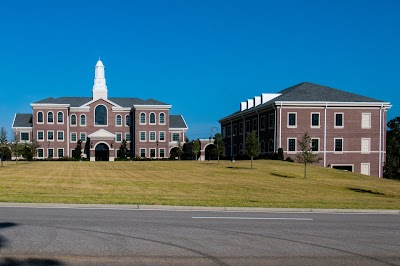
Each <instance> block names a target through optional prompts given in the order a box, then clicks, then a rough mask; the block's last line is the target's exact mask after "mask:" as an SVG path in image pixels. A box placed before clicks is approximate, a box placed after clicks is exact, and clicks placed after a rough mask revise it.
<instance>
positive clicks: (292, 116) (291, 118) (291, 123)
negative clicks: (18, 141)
mask: <svg viewBox="0 0 400 266" xmlns="http://www.w3.org/2000/svg"><path fill="white" fill-rule="evenodd" d="M296 116H297V113H288V127H297V118H296Z"/></svg>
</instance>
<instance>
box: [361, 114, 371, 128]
mask: <svg viewBox="0 0 400 266" xmlns="http://www.w3.org/2000/svg"><path fill="white" fill-rule="evenodd" d="M361 127H362V128H371V114H370V113H363V114H362V120H361Z"/></svg>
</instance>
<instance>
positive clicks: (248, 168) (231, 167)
mask: <svg viewBox="0 0 400 266" xmlns="http://www.w3.org/2000/svg"><path fill="white" fill-rule="evenodd" d="M226 168H229V169H247V170H251V169H255V168H250V167H239V166H227V167H226Z"/></svg>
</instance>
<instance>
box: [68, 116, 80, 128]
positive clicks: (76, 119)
mask: <svg viewBox="0 0 400 266" xmlns="http://www.w3.org/2000/svg"><path fill="white" fill-rule="evenodd" d="M72 116H75V125H74V124H72ZM79 117H80V116H79ZM69 119H70V122H69V125H70V126H71V127H77V126H78V118H77V115H76V114H71V117H70V118H69ZM79 122H80V121H79Z"/></svg>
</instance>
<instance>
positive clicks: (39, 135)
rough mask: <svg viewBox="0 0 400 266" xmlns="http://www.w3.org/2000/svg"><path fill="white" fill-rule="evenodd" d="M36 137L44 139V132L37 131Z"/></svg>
mask: <svg viewBox="0 0 400 266" xmlns="http://www.w3.org/2000/svg"><path fill="white" fill-rule="evenodd" d="M37 139H38V140H39V141H41V140H44V132H43V131H38V132H37Z"/></svg>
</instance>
